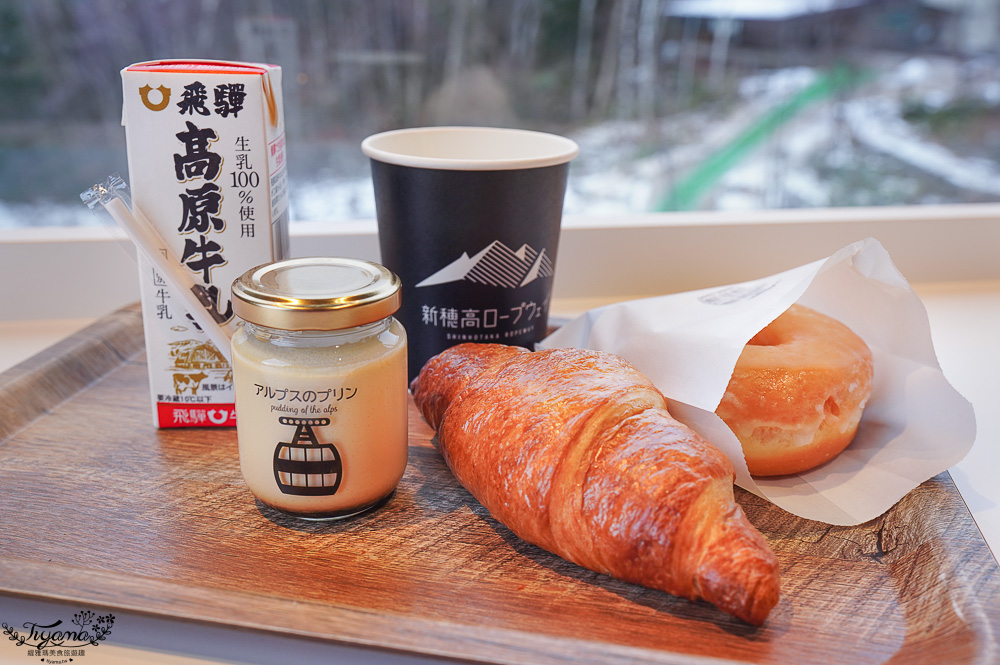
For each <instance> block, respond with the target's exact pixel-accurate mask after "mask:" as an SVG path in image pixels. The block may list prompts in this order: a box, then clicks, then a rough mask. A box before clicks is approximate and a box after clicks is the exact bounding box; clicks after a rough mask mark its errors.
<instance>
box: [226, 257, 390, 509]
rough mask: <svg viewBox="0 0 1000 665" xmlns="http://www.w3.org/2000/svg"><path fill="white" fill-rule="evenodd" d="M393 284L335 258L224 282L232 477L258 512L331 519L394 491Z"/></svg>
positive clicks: (383, 273)
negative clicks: (236, 464) (235, 453)
mask: <svg viewBox="0 0 1000 665" xmlns="http://www.w3.org/2000/svg"><path fill="white" fill-rule="evenodd" d="M399 286H400V285H399V279H398V278H397V277H396V276H395V275H394V274H393V273H392V272H390V271H389V270H387V269H386V268H384V267H382V266H380V265H378V264H375V263H371V262H368V261H360V260H355V259H344V258H301V259H289V260H285V261H278V262H275V263H270V264H266V265H263V266H258V267H256V268H253V269H251V270H249V271H247V272H246V273H244V274H243V275H242V276H241V277H240V278H239V279H237V280H236V281H235V282H234V283H233V287H232V292H233V309H234V311H235V312H236V315H237V316H239V317H240V319H242V322H241V323H240V324H239V325H238V326H237V329H236V332H235V333H234V335H233V340H232V365H233V383H234V385H235V392H236V434H237V438H238V441H239V453H240V468H241V470H242V472H243V478H244V480H245V481H246V484H247V487H248V488H249V489H250V491H251V492H253V494H254V495H255V496H256V497H257V498H258V499H260V501H262V502H263V503H265V504H267V505H268V506H271V507H272V508H275V509H277V510H279V511H282V512H285V513H289V514H292V515H296V516H299V517H303V518H307V519H337V518H344V517H350V516H351V515H356V514H358V513H361V512H363V511H366V510H369V509H371V508H374V507H376V506H378V505H381V504H382V503H383V502H384V501H386V500H387V499H388V498H389V496H390V495H391V494H392V492H393V490H395V488H396V485H397V484H398V483H399V480H400V478H402V476H403V471H404V470H405V468H406V459H407V431H406V417H407V415H406V411H407V373H406V332H405V331H404V330H403V327H402V325H400V323H399V322H398V321H396V319H395V318H393V316H392V314H393V313H394V312H395V311H396V310H397V309H398V308H399V301H400V296H399Z"/></svg>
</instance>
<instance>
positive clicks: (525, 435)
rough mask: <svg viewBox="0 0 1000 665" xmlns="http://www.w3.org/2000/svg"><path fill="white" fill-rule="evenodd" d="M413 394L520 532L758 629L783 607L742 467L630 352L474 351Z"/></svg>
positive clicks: (446, 355) (481, 493)
mask: <svg viewBox="0 0 1000 665" xmlns="http://www.w3.org/2000/svg"><path fill="white" fill-rule="evenodd" d="M411 390H412V392H413V396H414V399H415V401H416V404H417V406H418V407H419V408H420V410H421V413H422V414H423V415H424V418H425V419H426V420H427V422H428V423H429V424H430V425H431V426H432V427H433V428H435V429H436V430H437V433H438V436H437V440H438V446H439V448H440V450H441V453H442V455H443V456H444V458H445V460H446V461H447V463H448V465H449V466H450V467H451V469H452V471H453V472H454V474H455V476H456V477H457V478H458V480H459V482H461V484H462V485H463V486H464V487H465V488H466V489H468V490H469V492H471V493H472V494H473V495H474V496H475V497H476V499H477V500H479V501H480V503H482V504H483V505H484V506H485V507H486V508H487V509H488V510H489V511H490V512H491V513H492V514H493V516H494V517H495V518H496V519H497V520H499V521H500V522H502V523H503V524H505V525H506V526H507V527H508V528H510V529H511V531H513V532H514V533H515V534H516V535H517V536H518V537H520V538H522V539H524V540H526V541H528V542H531V543H534V544H536V545H538V546H540V547H542V548H544V549H546V550H549V551H551V552H554V553H556V554H558V555H559V556H562V557H563V558H566V559H568V560H570V561H573V562H575V563H577V564H579V565H581V566H584V567H586V568H589V569H591V570H594V571H597V572H600V573H605V574H608V575H611V576H613V577H616V578H618V579H622V580H625V581H629V582H633V583H637V584H641V585H643V586H647V587H650V588H655V589H660V590H663V591H666V592H668V593H671V594H674V595H677V596H682V597H685V598H689V599H692V600H697V599H704V600H707V601H709V602H711V603H713V604H715V605H716V606H718V607H719V608H720V609H722V610H724V611H726V612H728V613H730V614H732V615H734V616H736V617H738V618H740V619H742V620H744V621H746V622H748V623H751V624H755V625H760V624H761V623H763V622H764V620H765V619H766V618H767V615H768V613H769V612H770V611H771V608H772V607H773V606H774V605H775V604H776V603H777V601H778V596H779V580H778V563H777V559H776V558H775V556H774V554H773V553H772V552H771V550H770V548H769V547H768V546H767V544H766V543H765V542H764V539H763V538H762V537H761V535H760V533H759V532H758V531H757V530H756V529H755V528H754V527H753V526H752V525H751V524H750V523H749V521H747V519H746V517H745V515H744V514H743V511H742V509H741V508H740V507H739V506H738V505H737V504H736V502H735V500H734V498H733V478H734V473H733V468H732V464H731V463H730V461H729V460H728V458H726V457H725V455H723V454H722V453H721V452H719V451H718V450H717V449H716V448H714V447H713V446H711V445H710V444H708V443H707V442H706V441H704V440H703V439H702V438H701V437H699V436H698V435H697V434H696V433H695V432H693V431H692V430H691V429H689V428H688V427H686V426H685V425H683V424H681V423H680V422H678V421H677V420H675V419H674V418H673V417H672V416H671V415H670V414H669V412H668V411H667V405H666V401H665V399H664V398H663V395H662V394H661V393H660V392H659V391H658V390H657V389H656V388H655V387H654V386H653V384H652V383H651V382H650V381H649V380H648V379H646V377H645V376H643V375H642V374H641V373H639V372H638V371H637V370H636V369H635V368H633V367H632V366H631V365H630V364H628V363H627V362H625V361H624V360H623V359H621V358H619V357H618V356H615V355H612V354H607V353H601V352H596V351H588V350H582V349H553V350H547V351H538V352H529V351H527V350H525V349H520V348H517V347H509V346H504V345H497V344H463V345H459V346H456V347H452V348H451V349H449V350H447V351H445V352H443V353H442V354H440V355H438V356H436V357H435V358H432V359H431V360H430V361H429V362H428V363H427V365H425V366H424V368H423V370H422V371H421V373H420V375H419V376H418V377H417V378H416V379H415V380H414V381H413V384H412V385H411Z"/></svg>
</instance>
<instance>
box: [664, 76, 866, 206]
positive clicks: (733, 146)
mask: <svg viewBox="0 0 1000 665" xmlns="http://www.w3.org/2000/svg"><path fill="white" fill-rule="evenodd" d="M864 78H865V75H864V74H863V72H860V71H859V70H857V69H855V68H853V67H849V66H846V65H839V66H837V67H834V68H833V69H832V70H830V71H829V72H826V73H824V74H823V75H822V76H820V77H819V78H817V79H816V81H814V82H813V83H812V84H811V85H810V86H808V87H807V88H805V89H803V90H801V91H800V92H798V93H797V94H795V95H794V96H793V97H791V98H790V99H789V100H787V101H786V102H783V103H782V104H779V105H778V106H777V107H775V108H773V109H771V110H770V111H768V112H767V113H765V114H764V115H763V116H762V117H761V118H760V119H759V120H757V121H756V122H754V123H753V124H752V125H751V126H750V127H748V128H747V130H746V131H745V132H743V134H741V135H740V136H738V137H737V138H736V139H734V140H733V141H731V142H730V143H729V144H727V145H725V146H723V147H722V148H720V149H719V150H718V151H716V152H715V153H713V154H711V155H709V157H708V158H707V159H706V160H705V161H703V162H702V163H701V164H700V165H698V167H697V168H695V169H694V171H692V172H691V173H690V174H688V175H687V176H686V177H685V178H683V179H682V180H681V181H680V182H678V183H677V184H676V185H674V187H673V188H672V189H671V190H670V191H669V192H668V193H667V194H666V195H665V196H663V197H662V198H660V199H659V201H657V202H656V204H655V205H654V210H655V211H656V212H668V211H680V210H694V209H695V208H696V206H697V205H698V202H699V201H700V199H701V197H702V196H704V194H705V193H706V192H707V191H708V190H709V189H711V188H712V187H713V186H714V185H715V184H716V183H717V182H718V181H719V179H721V178H722V176H723V175H725V173H726V172H727V171H729V169H731V168H732V167H733V166H735V165H736V164H737V163H738V162H739V161H740V160H741V159H743V158H744V157H745V156H746V155H747V154H748V153H749V152H750V151H751V150H753V149H754V148H755V147H757V146H758V145H759V144H760V143H762V142H763V141H764V140H765V139H766V138H767V137H769V136H770V135H771V134H773V133H774V132H775V131H777V130H778V128H779V127H781V126H782V125H784V124H785V123H786V122H788V121H789V120H791V119H792V117H794V116H795V115H796V114H797V113H799V112H800V111H801V110H803V109H804V108H806V107H807V106H809V105H811V104H815V103H816V102H819V101H822V100H824V99H826V98H828V97H831V96H832V95H834V94H836V93H837V92H840V91H841V90H844V89H846V88H850V87H852V86H855V85H857V84H858V83H860V82H861V81H862V79H864Z"/></svg>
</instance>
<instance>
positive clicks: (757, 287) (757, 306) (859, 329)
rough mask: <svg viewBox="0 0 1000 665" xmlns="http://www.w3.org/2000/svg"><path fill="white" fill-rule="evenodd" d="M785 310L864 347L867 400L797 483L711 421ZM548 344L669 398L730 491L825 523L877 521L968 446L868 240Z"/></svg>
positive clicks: (622, 307)
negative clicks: (766, 474)
mask: <svg viewBox="0 0 1000 665" xmlns="http://www.w3.org/2000/svg"><path fill="white" fill-rule="evenodd" d="M793 303H800V304H803V305H806V306H808V307H812V308H813V309H816V310H818V311H820V312H823V313H824V314H827V315H829V316H832V317H834V318H836V319H839V320H840V321H842V322H843V323H844V324H846V325H847V326H848V327H850V328H851V329H852V330H853V331H854V332H855V333H856V334H858V335H859V336H860V337H861V338H862V339H864V340H865V342H866V343H867V344H868V346H869V347H870V348H871V350H872V355H873V358H874V371H875V379H874V384H873V390H872V396H871V399H870V400H869V403H868V406H867V408H866V409H865V412H864V416H863V417H862V419H861V425H860V427H859V428H858V434H857V436H856V437H855V439H854V441H853V442H852V443H851V445H850V446H848V448H847V449H846V450H845V451H844V452H843V453H841V454H840V455H839V456H838V457H837V458H835V459H833V460H831V461H830V462H828V463H827V464H824V465H823V466H821V467H819V468H818V469H813V470H811V471H808V472H805V473H802V474H798V475H793V476H784V477H778V478H752V477H751V476H750V473H749V472H748V471H747V466H746V462H745V461H744V458H743V452H742V449H741V447H740V443H739V441H738V440H737V439H736V437H735V436H734V435H733V433H732V432H731V431H730V429H729V428H728V427H727V426H726V424H725V423H724V422H723V421H722V420H721V419H720V418H719V417H718V416H716V415H715V413H714V412H715V409H716V407H718V405H719V402H720V401H721V399H722V396H723V394H724V393H725V390H726V386H727V385H728V384H729V379H730V377H731V375H732V372H733V368H734V367H735V365H736V361H737V359H738V358H739V356H740V352H741V351H742V350H743V347H744V346H745V345H746V343H747V342H748V341H749V340H750V338H752V337H753V336H754V335H755V334H756V333H757V332H759V331H760V330H761V329H762V328H764V327H765V326H767V324H768V323H770V322H771V321H773V320H774V319H775V318H777V316H778V315H779V314H781V313H782V312H783V311H785V310H786V309H787V308H788V307H789V306H791V305H792V304H793ZM557 347H583V348H590V349H596V350H601V351H610V352H613V353H617V354H618V355H620V356H623V357H624V358H626V359H627V360H628V361H629V362H631V363H632V364H633V365H635V366H636V367H637V368H638V369H639V370H640V371H642V372H643V373H644V374H645V375H646V376H648V377H649V378H650V380H652V381H653V383H655V384H656V386H657V387H658V388H659V389H660V391H661V392H663V394H664V395H666V396H667V397H668V398H669V400H670V409H671V413H673V415H674V416H675V417H676V418H677V419H679V420H681V421H682V422H684V423H685V424H687V425H688V426H690V427H691V428H693V429H694V430H695V431H697V432H698V433H700V434H701V435H702V436H704V437H705V438H707V439H708V440H709V441H711V442H712V443H713V444H715V445H716V446H717V447H719V448H720V449H721V450H722V451H723V452H724V453H725V454H726V455H728V456H729V458H730V459H731V460H732V461H733V465H734V466H735V467H736V484H737V485H739V486H740V487H743V488H744V489H747V490H749V491H751V492H753V493H754V494H757V495H759V496H761V497H764V498H766V499H768V500H769V501H771V502H773V503H775V504H777V505H778V506H780V507H782V508H784V509H785V510H787V511H788V512H790V513H793V514H795V515H798V516H800V517H805V518H808V519H813V520H818V521H821V522H826V523H829V524H836V525H854V524H861V523H863V522H867V521H868V520H871V519H874V518H875V517H878V516H879V515H881V514H882V513H883V512H885V511H886V510H888V509H889V508H891V507H892V506H893V505H894V504H895V503H896V502H897V501H898V500H899V499H901V498H902V497H903V496H904V495H906V494H907V493H908V492H909V491H910V490H912V489H913V488H914V487H916V486H917V485H919V484H920V483H922V482H924V481H925V480H927V479H928V478H931V477H933V476H935V475H937V474H938V473H940V472H942V471H945V470H947V469H948V468H950V467H951V466H953V465H954V464H955V463H957V462H958V461H959V460H961V459H962V458H963V457H964V456H965V455H966V453H967V452H968V451H969V449H970V448H971V447H972V443H973V441H974V440H975V432H976V420H975V414H974V412H973V409H972V405H971V404H970V403H969V402H968V401H967V400H966V399H964V398H963V397H962V396H961V395H959V394H958V392H957V391H956V390H955V389H954V388H952V386H951V385H950V384H949V383H948V381H947V380H946V379H945V377H944V374H943V373H942V372H941V368H940V365H939V364H938V361H937V357H936V355H935V353H934V347H933V344H932V342H931V334H930V325H929V323H928V320H927V312H926V310H925V309H924V306H923V303H922V302H921V301H920V299H919V297H918V296H917V294H916V293H914V291H913V289H912V288H911V287H910V285H909V284H908V283H907V281H906V280H905V279H904V278H903V276H902V275H901V274H900V273H899V271H898V270H897V269H896V267H895V265H894V264H893V263H892V260H891V259H890V258H889V255H888V253H887V252H886V251H885V249H884V248H883V247H882V245H881V244H879V243H878V242H877V241H875V240H873V239H868V240H864V241H860V242H857V243H854V244H852V245H849V246H847V247H845V248H844V249H842V250H840V251H839V252H837V253H836V254H834V255H832V256H830V257H829V258H827V259H825V260H820V261H816V262H814V263H810V264H807V265H804V266H801V267H799V268H794V269H792V270H788V271H785V272H782V273H779V274H776V275H772V276H770V277H765V278H763V279H758V280H754V281H751V282H745V283H742V284H733V285H729V286H723V287H717V288H711V289H704V290H700V291H690V292H687V293H678V294H674V295H668V296H661V297H656V298H644V299H641V300H633V301H629V302H623V303H618V304H614V305H609V306H607V307H601V308H598V309H594V310H591V311H589V312H587V313H585V314H583V315H582V316H580V317H578V318H577V319H574V320H573V321H571V322H570V323H568V324H567V325H565V326H563V327H562V328H560V329H559V330H557V331H556V332H555V333H553V334H552V335H550V336H549V337H547V338H546V339H545V340H543V341H542V342H540V343H539V344H538V348H540V349H542V348H557Z"/></svg>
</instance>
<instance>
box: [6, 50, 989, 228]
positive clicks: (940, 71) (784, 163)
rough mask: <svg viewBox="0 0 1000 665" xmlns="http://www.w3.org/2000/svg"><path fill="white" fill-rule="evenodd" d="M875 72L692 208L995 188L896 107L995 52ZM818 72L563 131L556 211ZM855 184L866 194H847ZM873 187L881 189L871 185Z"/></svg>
mask: <svg viewBox="0 0 1000 665" xmlns="http://www.w3.org/2000/svg"><path fill="white" fill-rule="evenodd" d="M874 69H875V70H876V71H878V72H879V74H878V76H877V78H875V79H874V80H872V81H870V82H868V83H866V84H865V85H864V86H863V87H862V88H861V89H860V90H858V91H855V92H853V93H851V94H849V95H837V96H833V97H831V98H828V99H826V100H823V101H820V102H817V103H813V104H812V105H810V106H807V107H806V108H804V109H802V110H800V111H799V113H797V114H796V115H794V116H793V117H791V119H789V120H788V121H787V122H785V123H783V124H782V125H780V126H779V127H778V128H777V129H776V130H775V131H774V132H773V133H772V135H770V136H768V137H767V138H766V139H765V140H764V141H762V142H760V144H758V145H757V146H756V147H755V149H754V150H752V151H750V152H748V153H747V154H745V155H743V158H742V159H741V160H739V161H737V162H736V163H734V164H732V165H731V167H730V168H729V169H728V170H727V171H726V172H725V173H723V174H721V175H720V176H719V178H718V180H717V181H716V182H715V183H714V186H713V187H712V188H711V190H710V191H708V192H707V193H706V195H705V197H704V200H703V201H701V202H700V204H699V205H700V207H702V208H713V209H726V210H737V209H760V208H774V207H822V206H838V205H857V204H867V203H869V202H870V203H874V204H878V203H897V204H906V203H921V202H927V201H934V200H937V199H940V200H941V201H945V200H948V197H949V196H950V197H954V196H955V192H954V190H953V188H957V189H958V195H961V193H962V192H966V193H969V194H970V195H972V194H975V195H978V196H979V198H980V199H982V197H983V196H987V197H988V196H1000V165H998V164H997V163H996V162H993V161H989V160H985V159H980V158H975V157H970V156H964V155H960V154H957V153H955V152H954V151H951V150H949V149H948V148H946V147H944V146H942V145H940V144H938V143H936V142H934V141H932V140H930V139H928V138H927V137H925V136H923V135H921V133H920V132H919V131H918V129H917V128H915V127H914V126H913V125H912V124H911V123H909V122H907V121H906V120H905V119H904V117H903V110H902V109H903V103H904V100H905V101H911V102H912V101H918V102H920V103H922V104H923V105H925V106H926V107H928V108H940V107H943V106H945V105H946V104H948V103H949V102H950V101H951V100H953V99H956V98H960V97H962V96H964V98H965V99H969V98H970V95H979V98H980V99H981V100H982V101H983V102H985V103H988V104H1000V76H998V73H997V68H996V67H995V63H994V61H993V60H988V61H987V60H982V61H980V60H973V61H967V62H959V61H957V60H954V59H949V58H944V57H942V58H910V59H897V61H895V62H891V63H889V64H886V63H885V62H882V63H879V64H877V65H876V66H875V67H874ZM818 75H819V74H818V72H817V71H815V70H813V69H810V68H806V67H794V68H788V69H782V70H775V71H770V72H761V73H758V74H755V75H753V76H748V77H746V78H745V79H743V80H742V81H741V82H740V85H739V98H740V103H739V104H736V105H733V106H732V107H730V108H728V109H727V110H726V111H725V112H720V111H713V110H711V109H709V110H707V111H705V110H702V112H699V113H694V112H685V113H680V114H677V115H674V116H672V117H670V118H667V119H661V120H659V121H658V122H657V123H656V124H653V125H650V124H647V123H639V122H624V121H607V122H603V123H600V124H597V125H594V126H592V127H588V128H584V129H582V130H579V131H576V132H573V133H571V134H570V136H571V137H572V138H573V139H574V140H576V141H577V142H578V143H579V145H580V150H581V152H580V156H579V157H578V158H577V159H576V160H575V161H574V162H573V165H572V166H571V169H570V179H569V184H568V189H567V194H566V203H565V212H566V214H569V215H575V214H587V215H612V216H613V215H615V214H623V213H628V212H637V211H640V212H641V211H649V210H651V209H653V208H654V206H655V204H656V203H657V202H658V201H660V200H662V199H663V197H664V196H665V195H666V194H667V193H668V192H669V191H670V188H671V187H672V186H674V185H675V184H676V183H678V182H683V180H684V178H685V177H686V176H687V175H688V174H690V173H691V172H692V171H693V170H694V169H696V168H697V167H698V166H699V165H701V164H703V163H704V162H705V160H707V159H709V158H710V157H711V156H712V155H713V154H716V153H717V152H718V151H721V150H723V149H725V148H726V147H727V146H730V145H731V144H732V143H733V142H734V141H736V140H737V139H738V138H739V137H740V136H741V135H743V134H744V133H745V132H747V131H748V129H750V128H751V127H753V126H754V125H755V123H757V122H758V121H759V120H760V119H761V118H762V117H764V116H765V114H767V113H768V112H769V111H771V110H773V109H774V108H776V107H777V105H779V104H781V103H783V102H785V101H787V100H788V99H790V98H791V97H792V96H794V95H795V94H797V93H798V92H800V91H802V90H804V89H806V88H807V87H808V86H809V85H811V84H812V83H814V82H815V81H816V80H817V77H818ZM887 164H889V166H892V165H895V166H894V167H892V168H887ZM901 167H902V169H901ZM905 169H910V171H908V172H907V171H905ZM921 174H922V175H921ZM916 176H920V177H921V179H922V181H929V182H931V183H933V182H935V181H938V182H940V183H942V186H941V187H940V189H941V192H940V194H939V193H936V192H933V191H932V192H930V193H928V192H927V191H921V186H919V185H917V184H916V182H915V181H914V177H916ZM944 184H947V187H945V186H944ZM865 187H867V188H869V189H870V190H871V191H869V192H866V191H858V190H860V189H863V188H865ZM879 187H881V188H882V190H883V191H881V192H880V191H877V190H878V188H879ZM924 188H925V189H926V186H925V187H924ZM844 192H848V193H849V194H850V198H849V200H845V199H844V198H843V196H844ZM290 196H291V198H290V208H291V210H290V213H291V218H292V220H349V219H370V218H373V217H374V216H375V201H374V194H373V192H372V186H371V179H370V177H369V174H368V173H367V169H366V170H365V171H364V172H363V173H359V174H358V175H357V176H353V177H350V176H348V177H345V176H339V177H333V176H321V177H317V178H313V179H309V180H303V179H296V180H293V181H292V182H291V183H290ZM98 223H100V222H98V221H97V220H96V218H95V217H94V216H93V214H92V213H90V211H88V210H87V209H86V208H85V207H84V206H83V204H79V205H78V206H75V205H68V204H46V203H37V204H16V205H3V204H2V203H0V229H2V228H12V227H23V226H41V225H46V226H79V225H93V224H98Z"/></svg>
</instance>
